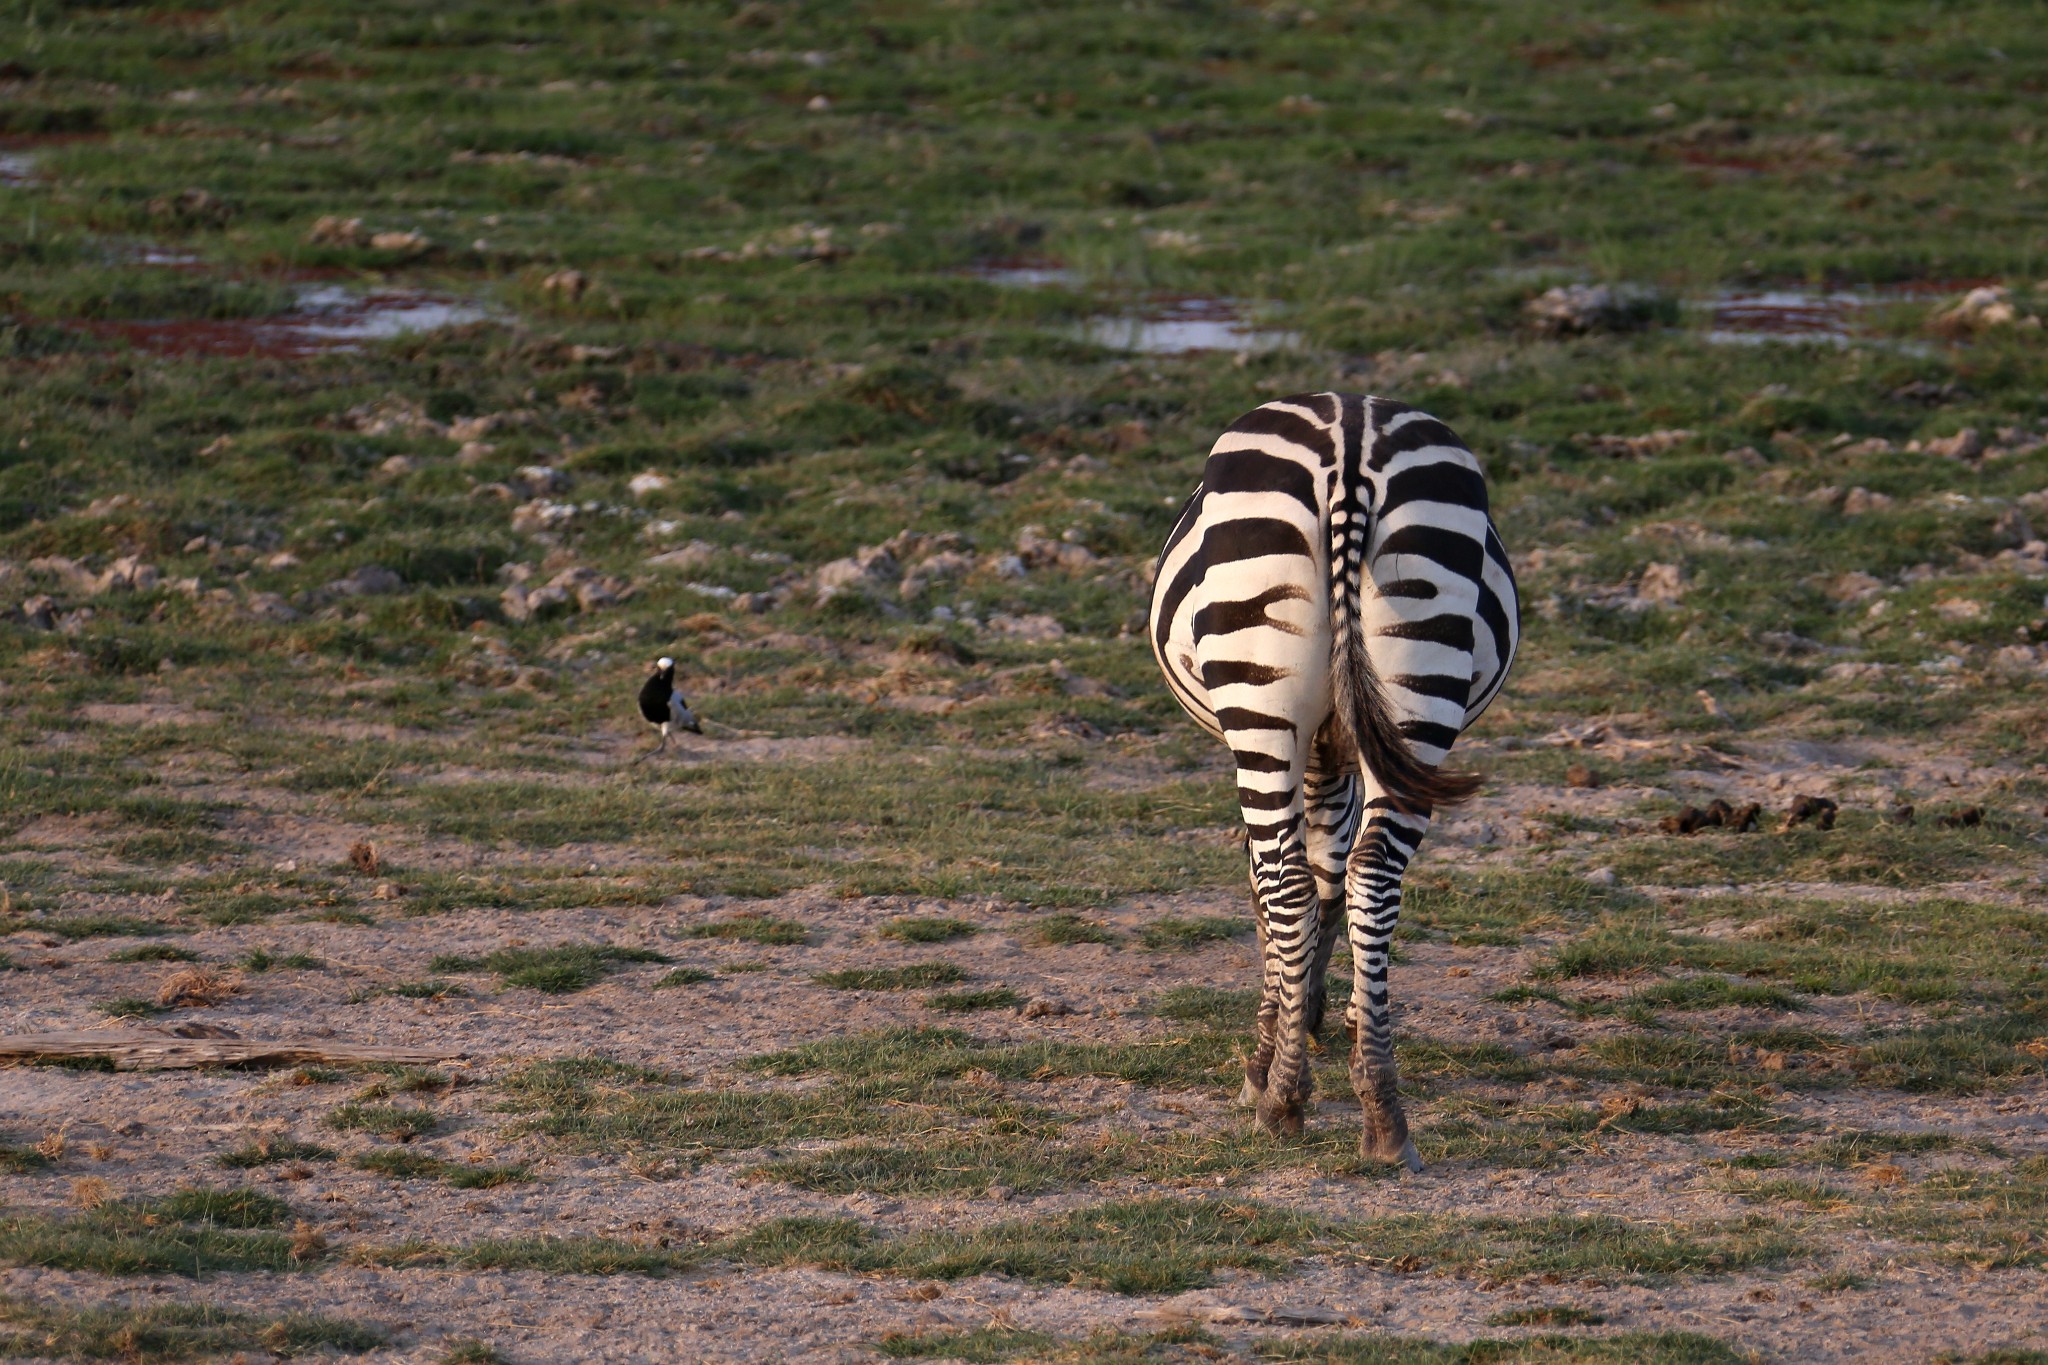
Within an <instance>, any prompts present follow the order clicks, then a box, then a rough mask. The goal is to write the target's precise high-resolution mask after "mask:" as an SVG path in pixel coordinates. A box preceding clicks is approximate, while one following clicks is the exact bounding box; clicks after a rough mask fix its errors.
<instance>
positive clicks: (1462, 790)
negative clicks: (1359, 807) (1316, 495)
mask: <svg viewBox="0 0 2048 1365" xmlns="http://www.w3.org/2000/svg"><path fill="white" fill-rule="evenodd" d="M1331 529H1332V532H1333V534H1332V536H1331V541H1332V544H1331V546H1330V607H1331V617H1332V619H1331V623H1330V624H1331V627H1332V630H1331V636H1332V638H1331V649H1330V674H1331V682H1332V683H1333V684H1334V690H1335V692H1336V700H1337V715H1338V716H1339V717H1340V718H1341V721H1342V724H1343V725H1344V727H1345V728H1346V729H1347V730H1349V731H1350V732H1351V739H1352V743H1353V744H1354V745H1356V746H1357V750H1358V755H1359V758H1360V760H1361V761H1362V762H1363V763H1364V764H1365V766H1366V767H1367V769H1369V770H1370V771H1371V773H1372V775H1373V777H1374V778H1375V779H1376V780H1377V781H1378V782H1379V784H1380V785H1381V786H1382V787H1384V788H1385V789H1386V792H1387V795H1388V796H1389V797H1390V798H1392V800H1393V802H1394V804H1395V805H1396V806H1397V807H1399V808H1400V809H1401V810H1402V811H1403V812H1405V813H1407V814H1411V815H1427V814H1428V813H1429V812H1430V811H1431V810H1433V809H1435V808H1436V807H1438V806H1455V805H1457V804H1458V803H1460V802H1462V801H1466V800H1469V799H1471V797H1472V795H1473V794H1474V793H1475V792H1477V791H1478V790H1479V783H1480V777H1479V774H1477V773H1461V772H1452V771H1450V770H1448V769H1444V768H1438V767H1434V766H1432V765H1431V764H1429V763H1426V762H1424V761H1423V760H1422V758H1421V757H1420V756H1418V755H1417V754H1416V752H1415V746H1414V745H1412V744H1410V743H1409V742H1408V736H1406V735H1404V734H1402V733H1401V727H1400V724H1399V722H1398V721H1396V720H1395V719H1394V713H1393V710H1392V708H1391V707H1390V706H1389V705H1388V702H1387V695H1386V689H1385V687H1384V686H1383V685H1382V684H1381V682H1380V675H1379V673H1378V671H1377V670H1375V669H1374V668H1373V666H1372V655H1371V654H1370V653H1369V652H1368V651H1367V650H1366V647H1365V622H1364V620H1363V617H1362V612H1361V609H1360V603H1359V573H1360V571H1361V570H1360V568H1359V566H1360V565H1361V564H1362V562H1363V559H1364V553H1363V551H1364V544H1363V542H1364V539H1365V518H1364V517H1363V516H1358V515H1354V516H1352V517H1350V518H1348V519H1347V520H1346V523H1345V527H1344V528H1343V529H1342V530H1339V529H1338V528H1336V527H1332V528H1331ZM1347 542H1349V543H1347Z"/></svg>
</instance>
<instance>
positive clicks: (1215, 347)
mask: <svg viewBox="0 0 2048 1365" xmlns="http://www.w3.org/2000/svg"><path fill="white" fill-rule="evenodd" d="M1081 335H1082V336H1083V337H1085V338H1086V339H1087V340H1089V341H1092V342H1094V343H1095V344H1096V345H1098V346H1112V347H1115V348H1116V349H1118V350H1120V351H1137V352H1139V353H1141V354H1144V355H1187V354H1190V353H1192V352H1195V351H1270V350H1276V349H1278V348H1280V347H1284V346H1298V345H1300V344H1301V333H1299V332H1288V331H1282V330H1279V329H1277V328H1270V327H1257V326H1254V325H1252V324H1251V323H1248V322H1246V321H1245V320H1244V318H1243V317H1242V316H1241V315H1240V314H1239V312H1238V305H1237V304H1236V303H1235V302H1234V301H1232V300H1230V299H1202V298H1193V299H1175V300H1173V301H1171V302H1168V303H1165V304H1162V305H1160V306H1158V307H1156V308H1154V309H1151V310H1148V311H1146V312H1143V313H1126V314H1122V315H1119V316H1114V317H1099V318H1090V319H1089V320H1088V321H1087V322H1085V323H1083V324H1082V325H1081Z"/></svg>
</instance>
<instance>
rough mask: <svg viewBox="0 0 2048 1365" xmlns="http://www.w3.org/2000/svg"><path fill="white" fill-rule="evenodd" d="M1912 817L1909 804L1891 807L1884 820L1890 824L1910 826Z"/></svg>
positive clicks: (1912, 813)
mask: <svg viewBox="0 0 2048 1365" xmlns="http://www.w3.org/2000/svg"><path fill="white" fill-rule="evenodd" d="M1913 817H1914V811H1913V807H1912V805H1911V803H1906V804H1903V805H1897V806H1893V807H1892V808H1891V809H1890V810H1889V811H1886V812H1885V817H1884V818H1885V820H1886V821H1887V822H1888V823H1890V824H1894V825H1910V824H1912V823H1913Z"/></svg>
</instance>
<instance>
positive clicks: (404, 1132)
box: [325, 1101, 441, 1142]
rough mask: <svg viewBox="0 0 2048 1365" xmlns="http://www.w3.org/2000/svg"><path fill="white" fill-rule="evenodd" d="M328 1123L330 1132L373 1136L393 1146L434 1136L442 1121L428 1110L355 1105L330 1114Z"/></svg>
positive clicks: (380, 1105) (349, 1104) (335, 1110)
mask: <svg viewBox="0 0 2048 1365" xmlns="http://www.w3.org/2000/svg"><path fill="white" fill-rule="evenodd" d="M325 1122H326V1124H327V1126H328V1127H330V1128H339V1129H342V1130H344V1131H350V1132H361V1133H369V1134H372V1135H373V1136H376V1137H381V1138H387V1139H389V1140H390V1141H392V1142H411V1141H412V1140H413V1139H414V1138H417V1137H425V1136H426V1135H427V1134H429V1133H431V1132H433V1131H434V1130H435V1129H436V1128H438V1127H439V1126H440V1122H441V1121H440V1120H439V1119H438V1118H436V1117H434V1115H433V1114H431V1113H430V1112H428V1111H427V1110H424V1109H409V1108H406V1107H405V1106H404V1105H396V1104H363V1103H358V1102H354V1101H351V1102H349V1103H347V1104H344V1105H341V1106H339V1107H337V1108H335V1109H332V1110H330V1111H329V1112H328V1114H327V1118H326V1120H325Z"/></svg>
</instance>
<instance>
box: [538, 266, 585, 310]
mask: <svg viewBox="0 0 2048 1365" xmlns="http://www.w3.org/2000/svg"><path fill="white" fill-rule="evenodd" d="M589 288H590V277H589V276H588V275H585V274H584V273H583V272H582V271H580V270H557V271H556V272H555V273H554V274H552V275H550V276H548V277H547V278H546V279H544V280H542V281H541V282H540V291H541V292H542V293H543V294H556V295H560V296H561V297H563V298H566V299H569V300H570V301H572V302H573V301H575V300H576V299H580V298H582V297H583V294H584V291H586V290H588V289H589Z"/></svg>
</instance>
